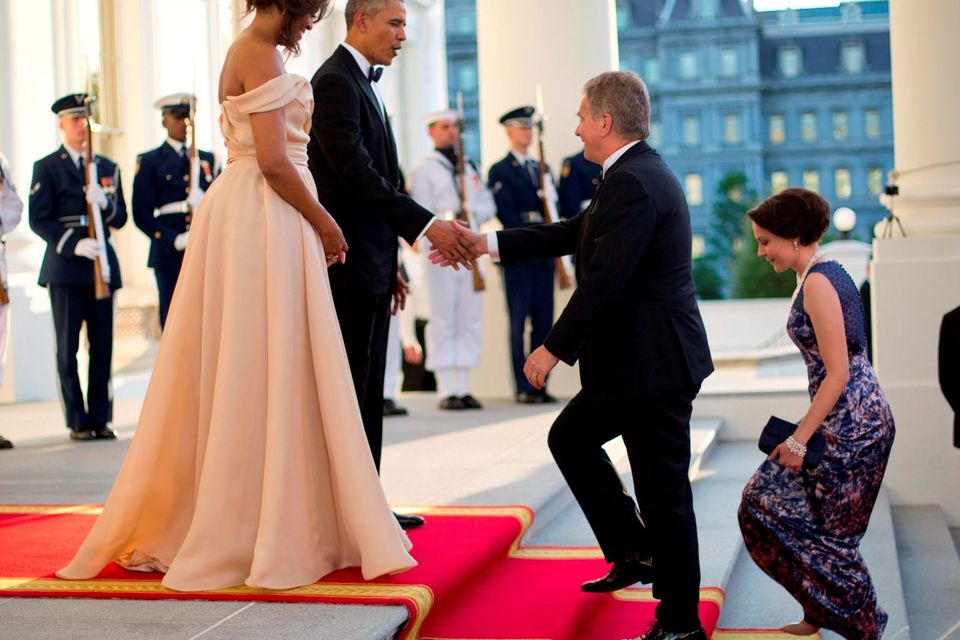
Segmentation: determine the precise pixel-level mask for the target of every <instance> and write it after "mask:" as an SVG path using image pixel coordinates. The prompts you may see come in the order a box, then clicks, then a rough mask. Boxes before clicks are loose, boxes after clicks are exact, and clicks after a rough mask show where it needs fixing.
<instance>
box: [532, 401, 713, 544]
mask: <svg viewBox="0 0 960 640" xmlns="http://www.w3.org/2000/svg"><path fill="white" fill-rule="evenodd" d="M722 426H723V421H722V420H720V419H699V420H694V421H692V422H691V425H690V453H691V455H690V477H691V479H693V478H695V477H696V476H697V474H698V473H699V470H700V468H701V465H702V464H703V460H704V458H706V457H707V456H708V455H709V453H710V451H711V450H712V449H713V447H714V446H715V445H716V443H717V442H718V441H719V439H718V433H719V432H720V429H721V428H722ZM604 449H605V450H606V452H607V455H608V456H610V459H611V460H612V461H613V463H614V465H616V467H617V470H618V471H619V472H620V474H621V478H622V479H623V482H624V486H626V487H628V488H630V489H631V493H632V487H633V478H632V476H630V462H629V460H628V459H627V452H626V449H625V448H624V445H623V440H622V439H621V438H616V439H614V440H611V441H610V442H608V443H607V444H606V445H605V446H604ZM558 475H559V474H558ZM528 504H529V503H528ZM530 506H531V507H532V508H533V509H534V514H535V517H534V521H533V524H532V525H531V526H530V529H529V530H528V531H527V534H526V537H525V538H524V541H523V543H524V544H525V545H531V546H535V545H548V546H553V545H556V546H595V545H596V544H597V539H596V537H594V536H593V533H592V532H591V531H590V527H589V525H588V524H587V521H586V518H585V517H584V516H583V512H582V511H581V510H580V507H579V506H578V505H577V503H576V500H574V497H573V493H572V492H571V491H570V489H569V487H568V486H567V484H566V482H565V481H563V479H562V476H561V478H560V483H559V484H557V485H556V486H555V491H554V493H553V494H552V495H551V496H550V497H549V498H548V499H546V500H545V501H544V502H542V503H541V504H540V505H530Z"/></svg>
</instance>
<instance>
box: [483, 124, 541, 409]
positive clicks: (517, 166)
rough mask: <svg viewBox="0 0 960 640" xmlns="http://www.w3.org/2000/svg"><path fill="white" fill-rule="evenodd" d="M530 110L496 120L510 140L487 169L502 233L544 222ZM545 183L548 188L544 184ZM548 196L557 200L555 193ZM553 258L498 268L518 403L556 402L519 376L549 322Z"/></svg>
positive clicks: (521, 374) (538, 168)
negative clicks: (504, 151) (531, 153)
mask: <svg viewBox="0 0 960 640" xmlns="http://www.w3.org/2000/svg"><path fill="white" fill-rule="evenodd" d="M534 112H535V109H534V108H533V107H530V106H524V107H518V108H516V109H513V110H512V111H508V112H507V113H505V114H503V116H501V117H500V124H502V125H503V127H504V130H505V131H506V134H507V139H508V140H509V142H510V152H509V153H508V154H507V156H506V157H505V158H504V159H502V160H500V161H499V162H497V163H496V164H494V165H493V166H492V167H490V174H489V180H488V182H489V185H490V190H491V191H492V192H493V197H494V200H495V201H496V205H497V217H498V218H500V222H501V223H502V224H503V227H504V229H513V228H517V227H525V226H528V225H532V224H542V223H543V222H544V216H543V203H542V202H541V199H540V164H539V163H538V162H537V161H536V160H534V159H533V158H531V157H530V156H529V155H528V150H529V148H530V144H531V142H533V115H534ZM547 184H548V185H549V184H551V183H550V182H549V181H548V182H547ZM547 197H550V198H553V199H554V201H555V200H556V194H554V193H548V194H547ZM553 279H554V264H553V261H552V260H531V261H529V262H521V263H519V264H510V265H505V266H504V267H503V280H504V286H505V289H506V295H507V310H508V311H509V313H510V354H511V360H512V364H513V377H514V381H515V385H516V386H515V391H516V400H517V402H520V403H523V404H539V403H543V402H556V398H554V397H553V396H551V395H549V394H548V393H547V392H546V389H545V388H544V389H542V390H540V389H535V388H534V387H533V385H531V384H530V382H528V381H527V377H526V376H525V375H524V374H523V364H524V362H526V359H527V355H528V354H529V353H532V352H533V351H534V350H535V349H536V348H537V347H539V346H540V345H542V344H543V340H544V338H545V337H546V335H547V332H548V331H549V330H550V326H551V325H552V324H553ZM527 318H530V325H531V331H530V342H529V348H528V349H526V350H525V349H524V329H525V327H526V323H527Z"/></svg>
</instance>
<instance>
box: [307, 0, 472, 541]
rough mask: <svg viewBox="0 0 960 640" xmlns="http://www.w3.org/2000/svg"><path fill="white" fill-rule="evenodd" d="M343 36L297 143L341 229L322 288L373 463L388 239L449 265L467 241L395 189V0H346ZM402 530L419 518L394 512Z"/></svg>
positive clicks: (394, 283) (401, 285)
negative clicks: (388, 88)
mask: <svg viewBox="0 0 960 640" xmlns="http://www.w3.org/2000/svg"><path fill="white" fill-rule="evenodd" d="M344 14H345V17H346V22H347V37H346V39H345V41H344V42H343V44H341V45H340V46H339V47H337V49H336V51H334V52H333V54H332V55H331V56H330V57H329V58H328V59H327V60H326V62H324V63H323V65H322V66H321V67H320V69H319V70H318V71H317V72H316V74H315V75H314V76H313V80H312V84H313V96H314V108H313V128H312V131H311V133H310V142H309V144H308V147H307V152H308V155H309V166H310V171H311V173H312V174H313V177H314V180H315V181H316V183H317V192H318V195H319V199H320V202H322V203H323V205H324V206H325V207H326V208H327V210H328V211H329V212H330V213H331V215H333V217H334V219H335V220H336V221H337V224H339V225H340V228H341V229H342V230H343V234H344V236H345V237H346V240H347V244H348V245H349V247H350V251H349V259H348V260H346V261H345V262H344V263H343V264H334V265H332V266H331V267H330V272H329V274H330V286H331V289H332V291H333V301H334V304H335V306H336V309H337V316H338V318H339V322H340V330H341V332H342V334H343V341H344V345H345V346H346V350H347V358H348V360H349V361H350V369H351V373H352V375H353V383H354V387H355V388H356V392H357V400H358V402H359V405H360V413H361V416H362V418H363V427H364V430H365V431H366V434H367V439H368V440H369V442H370V450H371V452H372V454H373V459H374V462H375V463H376V465H377V469H379V468H380V450H381V448H382V441H383V374H384V368H385V361H386V351H387V334H388V329H389V318H390V314H391V300H392V302H393V309H392V312H393V313H396V311H397V310H398V309H399V308H400V307H402V306H403V305H404V304H405V300H406V292H407V287H406V284H405V282H404V281H403V278H402V277H401V276H400V273H399V270H398V268H397V249H398V242H397V236H400V237H402V238H403V239H404V240H406V241H407V242H408V243H410V244H413V243H414V242H416V241H417V240H419V239H420V238H421V236H426V238H427V240H428V241H429V242H430V244H431V245H432V246H433V247H435V248H436V249H437V250H438V251H440V252H441V253H442V254H443V255H444V256H445V257H446V258H447V259H449V260H450V261H451V262H453V263H456V264H468V265H469V264H471V262H472V259H473V258H474V257H475V256H473V255H471V253H470V251H471V250H472V248H471V247H470V246H469V244H468V243H467V242H466V241H465V240H464V239H463V238H461V237H460V236H458V235H457V234H456V233H455V232H454V230H453V223H450V222H446V221H441V220H437V219H436V218H434V215H433V214H432V213H431V212H430V211H428V210H427V209H424V208H423V207H421V206H420V205H418V204H417V203H416V202H415V201H414V200H413V199H412V198H410V197H409V196H407V195H406V194H404V193H403V191H402V189H401V182H402V178H401V175H400V167H399V162H398V160H397V145H396V141H395V140H394V137H393V130H392V129H391V127H390V120H389V118H388V117H387V114H386V110H385V108H384V103H383V98H382V96H381V95H380V92H379V90H378V89H377V84H376V83H377V81H378V80H379V78H380V73H381V72H382V71H383V67H384V66H389V65H390V64H391V63H392V62H393V59H394V58H395V57H397V55H398V54H399V52H400V48H401V46H402V45H403V42H404V40H406V34H405V31H404V30H405V27H406V21H407V10H406V5H405V4H404V2H403V0H349V1H348V2H347V6H346V9H345V11H344ZM398 520H400V524H401V525H403V526H404V527H407V528H409V527H412V526H419V525H420V524H423V519H422V518H419V517H416V516H398Z"/></svg>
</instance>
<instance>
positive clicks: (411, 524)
mask: <svg viewBox="0 0 960 640" xmlns="http://www.w3.org/2000/svg"><path fill="white" fill-rule="evenodd" d="M393 515H394V517H395V518H396V519H397V522H399V523H400V528H401V529H416V528H417V527H422V526H423V525H424V523H425V522H426V520H424V519H423V518H422V517H420V516H409V515H404V514H402V513H394V514H393Z"/></svg>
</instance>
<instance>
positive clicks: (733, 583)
mask: <svg viewBox="0 0 960 640" xmlns="http://www.w3.org/2000/svg"><path fill="white" fill-rule="evenodd" d="M741 549H742V544H741ZM861 551H862V553H863V557H864V559H865V560H866V563H867V566H868V567H869V568H870V574H871V577H872V578H873V581H874V584H875V586H876V589H877V596H878V598H879V600H880V604H881V605H882V606H883V608H884V609H886V611H887V613H888V614H889V615H890V620H889V622H888V623H887V630H886V632H885V633H884V636H883V637H884V638H885V639H887V640H892V639H894V638H896V639H897V640H909V639H910V637H911V629H910V628H909V626H908V623H907V609H906V605H905V603H904V594H903V586H902V585H901V581H900V568H899V564H898V562H897V549H896V539H895V536H894V527H893V519H892V517H891V511H890V502H889V499H888V497H887V492H886V490H885V489H884V490H882V491H881V493H880V497H879V498H878V500H877V504H876V506H875V507H874V511H873V516H872V517H871V519H870V526H869V528H868V529H867V532H866V534H865V535H864V538H863V542H862V545H861ZM802 617H803V611H802V610H801V608H800V605H799V603H797V602H796V600H794V599H793V597H792V596H790V594H789V593H787V591H786V590H785V589H783V588H782V587H780V586H779V585H778V584H776V583H775V582H774V581H773V580H771V579H770V578H769V577H768V576H767V575H766V574H764V573H763V572H762V571H761V570H760V569H759V568H758V567H757V565H756V564H755V563H754V562H753V560H752V559H751V558H750V556H749V555H748V554H747V553H746V551H745V550H742V551H741V552H740V553H739V554H738V555H737V559H736V564H735V566H734V568H733V573H732V575H731V577H730V580H729V583H728V587H727V599H726V603H725V605H724V607H723V610H722V611H721V613H720V621H719V623H718V624H719V626H720V627H722V628H724V629H746V628H779V627H780V626H782V625H784V624H786V623H788V622H795V621H796V620H799V619H801V618H802ZM821 635H822V637H823V638H824V640H836V639H838V638H840V636H838V635H837V634H834V633H832V632H829V631H823V632H821ZM916 637H917V638H927V637H932V636H921V635H917V636H916Z"/></svg>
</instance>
